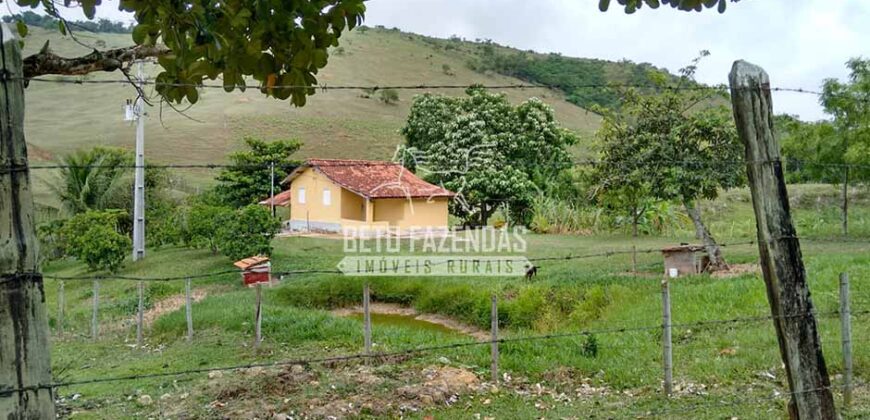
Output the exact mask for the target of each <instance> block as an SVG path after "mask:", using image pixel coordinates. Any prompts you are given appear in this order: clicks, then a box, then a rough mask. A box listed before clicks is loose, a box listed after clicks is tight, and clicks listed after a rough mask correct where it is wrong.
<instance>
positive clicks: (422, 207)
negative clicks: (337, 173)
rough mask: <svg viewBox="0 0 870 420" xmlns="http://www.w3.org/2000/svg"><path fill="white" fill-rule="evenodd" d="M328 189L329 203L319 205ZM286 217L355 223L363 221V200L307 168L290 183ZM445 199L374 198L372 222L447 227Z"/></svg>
mask: <svg viewBox="0 0 870 420" xmlns="http://www.w3.org/2000/svg"><path fill="white" fill-rule="evenodd" d="M302 188H304V189H305V203H304V204H303V203H300V202H299V190H300V189H302ZM325 189H326V190H329V191H330V194H331V202H330V204H329V205H324V204H323V190H325ZM290 190H291V194H292V198H291V201H290V219H291V220H296V221H311V222H329V223H343V222H342V219H344V220H345V221H346V224H348V225H356V224H357V223H355V222H354V221H365V220H366V216H367V214H366V210H367V209H366V200H365V199H364V198H363V197H360V196H359V195H357V194H355V193H353V192H351V191H348V190H346V189H344V188H341V187H340V186H338V185H336V184H335V183H333V182H332V181H330V180H329V179H328V178H326V177H325V176H323V175H321V174H320V173H319V172H317V171H315V170H313V169H311V168H308V169H306V170H305V171H304V172H302V173H301V174H300V175H299V176H297V177H296V178H295V179H293V182H291V185H290ZM447 202H448V199H447V198H435V199H432V200H431V202H427V200H426V199H425V198H419V199H413V200H412V202H411V201H408V200H407V199H404V198H395V199H393V198H389V199H376V200H372V201H370V204H372V205H373V206H370V207H369V208H370V209H371V207H373V212H372V213H373V215H372V216H371V218H372V220H371V222H373V223H372V224H373V225H379V226H383V225H386V224H389V226H390V227H400V228H410V227H422V228H425V227H447V211H448V210H447Z"/></svg>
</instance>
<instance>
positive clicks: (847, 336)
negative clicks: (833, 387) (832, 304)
mask: <svg viewBox="0 0 870 420" xmlns="http://www.w3.org/2000/svg"><path fill="white" fill-rule="evenodd" d="M840 338H841V341H842V344H843V405H844V406H846V407H848V406H849V405H850V404H851V403H852V311H851V309H850V305H849V274H848V273H840Z"/></svg>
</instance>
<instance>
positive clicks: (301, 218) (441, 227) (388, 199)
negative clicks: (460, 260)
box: [260, 159, 455, 233]
mask: <svg viewBox="0 0 870 420" xmlns="http://www.w3.org/2000/svg"><path fill="white" fill-rule="evenodd" d="M282 184H284V185H289V189H287V190H286V191H283V192H281V193H280V194H277V195H276V196H275V197H274V199H271V200H270V199H268V198H267V199H265V200H263V201H261V202H260V204H262V205H270V204H272V203H274V205H275V206H289V207H290V215H289V218H288V220H286V221H285V222H284V225H285V227H286V228H287V229H288V230H291V231H302V232H330V233H338V232H342V231H343V230H345V229H353V230H355V231H370V232H384V231H390V230H399V229H400V230H401V231H408V230H414V229H419V230H426V231H429V230H434V231H446V230H447V225H448V220H447V214H448V201H449V200H450V198H451V197H453V196H454V195H455V194H454V193H452V192H450V191H448V190H446V189H444V188H442V187H439V186H437V185H433V184H430V183H428V182H426V181H424V180H422V179H420V178H419V177H417V176H416V175H414V173H413V172H411V171H409V170H408V169H407V168H405V167H404V166H402V165H401V164H399V163H395V162H386V161H369V160H342V159H308V160H307V161H305V163H303V164H302V165H300V166H299V167H297V168H296V169H295V170H294V171H293V172H291V173H290V175H288V176H287V178H285V179H284V180H283V181H282Z"/></svg>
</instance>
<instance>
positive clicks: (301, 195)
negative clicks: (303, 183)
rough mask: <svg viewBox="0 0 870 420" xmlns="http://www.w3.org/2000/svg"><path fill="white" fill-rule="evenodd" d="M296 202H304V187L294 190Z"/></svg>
mask: <svg viewBox="0 0 870 420" xmlns="http://www.w3.org/2000/svg"><path fill="white" fill-rule="evenodd" d="M296 202H298V203H299V204H305V188H299V190H297V192H296Z"/></svg>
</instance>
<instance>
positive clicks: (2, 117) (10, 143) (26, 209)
mask: <svg viewBox="0 0 870 420" xmlns="http://www.w3.org/2000/svg"><path fill="white" fill-rule="evenodd" d="M0 49H2V54H0V168H2V169H0V355H2V357H0V384H2V388H12V389H27V390H26V391H16V392H9V393H4V394H2V395H0V418H4V419H5V418H19V419H31V418H34V419H36V418H43V419H53V418H55V411H54V391H53V390H52V389H49V388H47V387H40V386H39V385H43V384H48V383H51V382H53V381H52V377H51V353H50V351H49V349H50V348H51V346H50V345H49V333H50V331H49V327H48V312H47V311H46V310H45V289H44V285H43V282H42V274H40V272H39V262H38V255H39V252H38V243H39V241H37V240H36V231H35V229H34V212H33V193H32V189H31V184H30V168H29V166H28V163H27V143H26V142H25V139H24V71H23V66H22V60H21V47H20V45H19V44H18V40H17V39H16V37H15V36H14V35H12V31H11V30H10V29H9V27H8V24H4V23H0Z"/></svg>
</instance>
